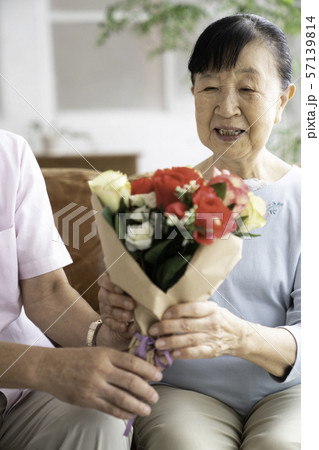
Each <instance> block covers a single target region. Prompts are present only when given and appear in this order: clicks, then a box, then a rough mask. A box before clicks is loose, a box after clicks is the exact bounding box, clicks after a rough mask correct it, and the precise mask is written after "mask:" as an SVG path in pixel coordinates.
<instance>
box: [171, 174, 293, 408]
mask: <svg viewBox="0 0 319 450" xmlns="http://www.w3.org/2000/svg"><path fill="white" fill-rule="evenodd" d="M300 172H301V169H300V168H299V167H297V166H292V168H291V170H290V171H289V172H288V173H287V174H286V175H285V176H284V177H283V178H281V179H280V180H278V181H277V182H275V183H272V184H268V185H260V184H259V183H258V181H257V182H254V180H247V183H248V184H249V185H250V187H251V189H252V190H255V193H256V195H258V196H260V197H262V198H263V199H264V200H265V201H266V204H267V214H266V218H267V223H266V225H265V226H264V227H263V228H261V229H258V230H255V232H256V234H257V233H258V234H261V236H260V237H255V238H253V239H245V240H244V245H243V256H242V259H241V260H240V261H239V263H238V264H237V265H236V266H235V268H234V269H233V270H232V272H231V273H230V274H229V276H228V277H227V278H226V280H225V281H224V282H223V284H222V285H221V286H220V287H219V288H218V292H215V293H214V295H213V296H212V297H211V300H213V301H215V302H216V303H218V304H219V305H220V306H222V307H225V308H227V309H229V310H230V311H231V312H232V313H234V314H236V315H237V316H239V317H241V318H243V319H246V320H248V321H250V322H254V323H259V324H261V325H265V326H269V327H285V328H287V329H288V330H289V331H290V332H291V333H292V334H293V336H294V337H295V339H296V342H297V346H298V350H297V358H296V361H295V364H294V367H293V368H292V370H291V371H290V373H289V375H288V376H287V378H286V379H284V380H283V379H278V378H275V377H274V376H272V375H270V374H269V373H268V372H267V371H266V370H264V369H262V368H261V367H259V366H257V365H255V364H253V363H250V362H248V361H245V360H243V359H240V358H236V357H233V356H220V357H218V358H212V359H199V360H176V361H174V363H173V365H172V367H171V368H169V369H167V370H165V372H164V378H163V382H164V383H166V384H170V385H173V386H177V387H179V388H183V389H188V390H193V391H197V392H201V393H203V394H206V395H209V396H211V397H214V398H217V399H219V400H221V401H223V402H224V403H226V404H228V405H230V406H231V407H233V408H234V409H235V410H236V411H237V412H238V413H239V414H241V415H242V416H245V415H246V414H247V413H248V412H249V411H250V409H251V408H252V406H253V405H254V404H255V403H256V402H257V401H258V400H260V399H261V398H263V397H264V396H266V395H269V394H272V393H275V392H278V391H281V390H284V389H287V388H288V387H290V386H294V385H296V384H299V383H300V312H301V311H300ZM249 181H250V182H249Z"/></svg>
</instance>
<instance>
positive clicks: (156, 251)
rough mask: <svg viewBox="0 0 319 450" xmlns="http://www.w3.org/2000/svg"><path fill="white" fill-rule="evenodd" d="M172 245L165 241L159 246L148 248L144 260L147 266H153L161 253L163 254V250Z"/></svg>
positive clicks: (170, 241) (170, 242) (169, 241)
mask: <svg viewBox="0 0 319 450" xmlns="http://www.w3.org/2000/svg"><path fill="white" fill-rule="evenodd" d="M169 245H172V240H169V239H167V240H165V241H161V242H160V243H159V244H157V245H155V246H154V247H152V248H150V249H149V250H147V252H145V255H144V260H145V261H146V262H147V263H149V264H155V263H156V262H157V261H158V259H159V258H160V257H162V256H163V253H164V252H165V249H166V248H167V247H168V246H169Z"/></svg>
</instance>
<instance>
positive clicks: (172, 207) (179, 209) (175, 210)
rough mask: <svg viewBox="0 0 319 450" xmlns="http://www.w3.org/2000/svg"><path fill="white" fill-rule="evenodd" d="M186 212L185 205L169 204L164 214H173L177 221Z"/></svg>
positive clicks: (180, 203) (178, 203)
mask: <svg viewBox="0 0 319 450" xmlns="http://www.w3.org/2000/svg"><path fill="white" fill-rule="evenodd" d="M187 210H188V207H187V205H185V204H184V203H182V202H174V203H170V204H169V205H168V206H167V208H166V210H165V212H166V213H169V214H175V215H176V216H177V217H178V218H179V219H182V218H183V217H184V214H185V212H186V211H187Z"/></svg>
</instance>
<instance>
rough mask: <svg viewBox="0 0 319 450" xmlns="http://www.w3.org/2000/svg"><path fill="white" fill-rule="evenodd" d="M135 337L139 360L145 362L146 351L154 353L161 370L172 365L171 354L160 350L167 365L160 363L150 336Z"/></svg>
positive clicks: (140, 335)
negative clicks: (137, 343)
mask: <svg viewBox="0 0 319 450" xmlns="http://www.w3.org/2000/svg"><path fill="white" fill-rule="evenodd" d="M135 337H136V338H137V339H139V341H140V345H139V346H138V347H137V349H136V350H135V355H136V356H139V357H140V358H142V359H145V360H146V355H147V351H154V353H155V357H154V359H155V362H156V364H157V365H158V366H160V367H162V368H163V369H167V368H168V367H170V366H171V365H172V364H173V358H172V357H171V354H170V352H169V351H168V350H161V351H162V353H163V355H164V356H165V358H166V360H167V364H163V363H162V362H161V361H160V359H159V357H158V349H157V348H156V347H155V339H154V338H152V337H150V336H143V335H142V334H140V333H135ZM148 347H151V348H150V349H149V350H148ZM134 420H135V417H134V418H133V419H130V420H129V421H128V422H127V425H126V429H125V432H124V436H126V437H128V435H129V434H130V431H131V428H132V425H133V422H134Z"/></svg>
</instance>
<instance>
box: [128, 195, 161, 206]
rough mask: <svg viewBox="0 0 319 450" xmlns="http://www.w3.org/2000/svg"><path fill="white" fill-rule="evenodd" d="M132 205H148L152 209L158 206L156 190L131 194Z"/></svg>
mask: <svg viewBox="0 0 319 450" xmlns="http://www.w3.org/2000/svg"><path fill="white" fill-rule="evenodd" d="M130 202H131V205H132V206H144V205H145V206H148V207H149V208H150V209H154V208H156V195H155V192H148V193H147V194H135V195H131V196H130Z"/></svg>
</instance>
